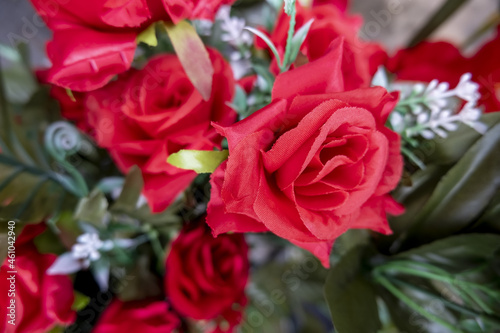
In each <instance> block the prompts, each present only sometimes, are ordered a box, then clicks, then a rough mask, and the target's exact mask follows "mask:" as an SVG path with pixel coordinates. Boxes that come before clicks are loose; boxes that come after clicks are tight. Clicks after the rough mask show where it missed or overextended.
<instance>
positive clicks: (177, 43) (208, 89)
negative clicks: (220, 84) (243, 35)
mask: <svg viewBox="0 0 500 333" xmlns="http://www.w3.org/2000/svg"><path fill="white" fill-rule="evenodd" d="M165 29H166V30H167V33H168V36H169V38H170V41H171V42H172V45H173V46H174V49H175V52H176V53H177V57H178V58H179V61H180V62H181V65H182V67H183V68H184V70H185V71H186V74H187V76H188V77H189V79H190V80H191V83H192V84H193V86H194V87H195V88H196V89H197V90H198V91H199V92H200V94H201V96H202V97H203V99H204V100H205V101H208V100H209V99H210V96H211V93H212V79H213V75H214V68H213V66H212V62H211V61H210V56H209V54H208V52H207V49H206V48H205V45H203V41H202V40H201V39H200V37H199V36H198V34H197V33H196V29H195V28H194V27H193V26H192V25H191V24H189V23H188V22H187V21H181V22H179V23H177V24H176V25H173V24H171V23H165Z"/></svg>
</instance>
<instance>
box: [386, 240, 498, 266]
mask: <svg viewBox="0 0 500 333" xmlns="http://www.w3.org/2000/svg"><path fill="white" fill-rule="evenodd" d="M498 249H500V235H495V234H465V235H458V236H451V237H448V238H445V239H441V240H437V241H435V242H433V243H430V244H427V245H423V246H420V247H418V248H415V249H412V250H409V251H405V252H402V253H399V254H397V255H395V256H393V258H396V259H411V260H415V261H419V262H422V261H423V262H427V263H433V264H439V266H440V267H441V268H450V269H451V268H455V267H464V268H470V267H475V265H477V264H478V263H480V262H484V261H485V260H487V259H490V258H491V257H492V255H493V254H494V253H495V251H497V250H498Z"/></svg>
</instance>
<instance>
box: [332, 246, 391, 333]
mask: <svg viewBox="0 0 500 333" xmlns="http://www.w3.org/2000/svg"><path fill="white" fill-rule="evenodd" d="M363 253H364V248H363V247H357V248H355V249H353V250H351V251H350V252H349V253H347V254H346V255H345V256H344V257H343V258H342V259H341V261H340V262H339V263H338V264H337V265H335V266H334V267H333V268H331V270H330V272H329V274H328V277H327V279H326V284H325V297H326V300H327V302H328V306H329V308H330V312H331V315H332V318H333V324H334V326H335V329H336V332H339V333H351V332H352V333H364V332H366V333H373V332H377V330H379V329H380V328H381V323H380V319H379V316H378V308H377V302H376V295H375V292H374V290H373V289H372V286H371V285H370V284H369V283H368V282H367V281H366V280H365V279H364V278H363V276H362V272H361V265H362V257H363ZM360 318H362V319H363V320H360Z"/></svg>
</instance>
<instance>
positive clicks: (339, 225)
mask: <svg viewBox="0 0 500 333" xmlns="http://www.w3.org/2000/svg"><path fill="white" fill-rule="evenodd" d="M342 52H343V47H342V43H341V41H340V40H337V41H336V42H335V43H334V44H333V45H332V49H331V50H330V51H329V52H328V53H327V54H326V55H325V56H324V57H321V58H319V59H317V60H316V61H313V62H311V63H309V64H307V65H304V66H302V67H299V68H296V69H294V70H291V71H288V72H286V73H284V74H281V75H279V76H278V77H277V79H276V82H275V86H274V89H273V101H272V103H271V104H270V105H268V106H266V107H265V108H263V109H261V110H259V111H257V112H256V113H254V114H253V115H252V116H250V117H248V118H245V119H244V120H242V121H240V122H238V123H236V124H234V125H232V126H219V127H218V130H219V131H220V133H221V134H222V135H224V136H225V137H226V138H227V140H228V144H229V159H228V160H227V162H225V163H223V164H222V165H221V166H220V167H219V168H218V169H217V170H216V171H215V173H214V174H213V175H212V179H211V184H212V192H211V199H210V202H209V206H208V216H207V223H208V224H209V225H210V226H211V228H212V229H213V233H214V235H219V234H222V233H226V232H262V231H267V230H270V231H272V232H273V233H275V234H276V235H278V236H280V237H283V238H286V239H288V240H290V241H291V242H292V243H294V244H297V245H298V246H301V247H303V248H305V249H308V250H310V251H311V252H313V253H314V254H315V255H316V256H318V258H319V259H320V260H321V261H322V263H323V264H324V265H325V266H328V262H329V260H328V259H329V253H330V250H331V245H332V243H333V240H334V239H335V238H337V237H338V236H340V235H341V234H342V233H344V232H345V231H347V230H348V229H351V228H368V229H372V230H375V231H378V232H382V233H386V234H387V233H390V232H391V230H390V228H389V225H388V223H387V220H386V212H390V213H399V212H401V207H400V206H399V205H398V204H397V203H396V202H394V200H393V199H392V198H391V197H390V195H389V194H388V193H389V191H391V190H392V189H394V187H395V186H396V185H397V183H398V181H399V178H400V176H401V172H402V157H401V155H400V139H399V136H398V135H397V134H396V133H394V132H392V131H391V130H389V129H388V128H386V127H385V126H384V124H385V122H386V120H387V117H388V115H389V113H390V112H391V111H392V109H393V108H394V107H395V105H396V103H397V100H398V96H397V94H396V93H392V94H390V93H388V92H387V91H386V90H384V89H383V88H380V87H378V88H364V89H357V90H351V91H347V92H345V91H344V86H343V80H342V74H341V73H342V68H341V66H342V61H343V60H342V56H343V54H342Z"/></svg>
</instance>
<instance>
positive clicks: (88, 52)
mask: <svg viewBox="0 0 500 333" xmlns="http://www.w3.org/2000/svg"><path fill="white" fill-rule="evenodd" d="M31 2H32V4H33V6H34V7H35V9H36V10H37V12H38V13H39V14H40V16H41V17H42V19H43V20H44V21H45V23H46V24H47V26H48V27H49V28H50V29H51V30H52V31H53V38H52V40H51V41H50V42H49V43H48V44H47V55H48V57H49V59H50V61H51V62H52V67H51V68H50V70H49V73H48V81H49V82H50V83H53V84H55V85H59V86H62V87H65V88H69V89H71V90H75V91H89V90H94V89H97V88H100V87H102V86H104V85H105V84H106V83H108V82H109V81H110V80H111V78H112V77H114V76H115V75H116V74H119V73H121V72H124V71H126V70H127V69H129V68H130V65H131V64H132V61H133V59H134V53H135V50H136V47H137V41H136V40H137V36H138V35H139V34H140V33H141V32H142V31H144V30H145V29H146V28H147V27H148V26H149V25H151V24H152V23H154V22H156V21H160V20H162V21H173V22H174V23H177V22H179V21H181V20H183V19H195V18H205V19H208V18H213V16H214V14H215V12H216V11H217V9H218V8H219V6H221V5H222V4H225V3H231V2H233V1H232V0H202V1H200V0H190V1H184V0H182V1H179V0H176V1H167V0H118V1H117V0H89V1H81V0H57V1H46V0H31Z"/></svg>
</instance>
